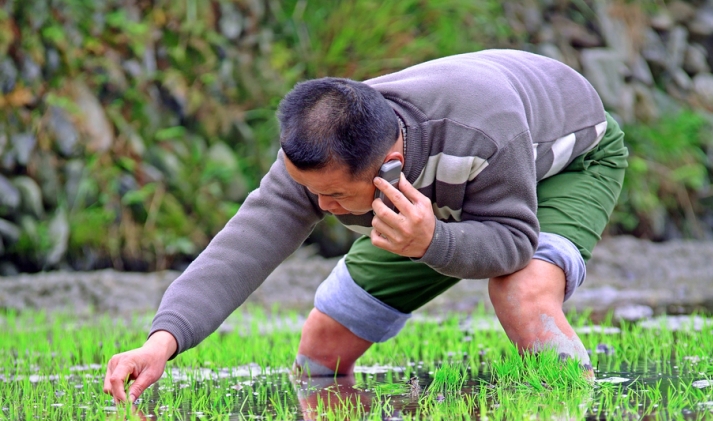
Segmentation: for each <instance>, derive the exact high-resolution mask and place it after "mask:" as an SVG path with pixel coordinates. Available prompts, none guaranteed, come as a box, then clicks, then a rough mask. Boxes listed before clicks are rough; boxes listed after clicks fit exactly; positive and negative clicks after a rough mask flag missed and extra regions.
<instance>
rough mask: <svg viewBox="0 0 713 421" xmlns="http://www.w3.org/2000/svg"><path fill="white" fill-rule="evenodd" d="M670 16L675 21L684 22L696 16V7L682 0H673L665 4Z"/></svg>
mask: <svg viewBox="0 0 713 421" xmlns="http://www.w3.org/2000/svg"><path fill="white" fill-rule="evenodd" d="M667 9H668V12H669V14H670V15H671V18H672V19H673V20H674V22H676V23H683V24H686V23H688V22H690V21H691V19H693V17H694V16H696V8H695V7H694V6H692V5H690V4H689V3H686V2H684V1H680V0H679V1H674V2H672V3H670V4H668V5H667Z"/></svg>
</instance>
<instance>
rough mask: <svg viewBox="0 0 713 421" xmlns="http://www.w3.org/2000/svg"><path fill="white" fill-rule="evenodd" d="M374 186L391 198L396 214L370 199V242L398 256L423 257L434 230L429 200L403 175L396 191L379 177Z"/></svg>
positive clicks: (434, 220) (377, 200) (434, 218)
mask: <svg viewBox="0 0 713 421" xmlns="http://www.w3.org/2000/svg"><path fill="white" fill-rule="evenodd" d="M374 185H375V186H376V188H377V189H379V190H381V191H382V192H384V194H385V195H386V197H388V198H389V199H391V202H393V204H394V206H396V209H398V210H399V212H400V213H396V212H394V211H392V210H391V209H389V208H388V207H387V206H386V205H385V204H384V202H383V201H381V199H375V200H374V202H373V203H372V205H371V206H372V209H373V210H374V219H373V220H372V221H371V225H372V227H374V229H373V230H371V243H372V244H374V245H375V246H376V247H379V248H382V249H384V250H387V251H390V252H392V253H395V254H398V255H401V256H405V257H414V258H421V257H423V255H424V254H425V253H426V250H427V249H428V246H429V245H430V244H431V240H432V239H433V232H434V231H435V229H436V216H435V215H434V214H433V207H432V206H431V201H430V200H429V199H428V198H427V197H426V196H424V195H423V194H421V192H419V191H418V190H416V189H415V188H414V187H413V186H412V185H411V183H409V182H408V180H406V177H405V176H404V175H403V174H401V179H400V180H399V189H398V190H397V189H396V188H394V187H393V186H392V185H391V184H389V183H387V182H386V180H384V179H383V178H381V177H376V178H375V179H374Z"/></svg>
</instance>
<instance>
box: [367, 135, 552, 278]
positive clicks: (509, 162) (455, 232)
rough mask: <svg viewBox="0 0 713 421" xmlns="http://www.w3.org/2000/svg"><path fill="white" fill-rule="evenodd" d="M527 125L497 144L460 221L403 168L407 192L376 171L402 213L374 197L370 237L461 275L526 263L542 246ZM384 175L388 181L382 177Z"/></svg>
mask: <svg viewBox="0 0 713 421" xmlns="http://www.w3.org/2000/svg"><path fill="white" fill-rule="evenodd" d="M523 148H530V151H531V150H532V149H531V148H532V143H531V140H530V137H529V133H523V134H521V135H520V136H518V137H517V138H515V139H513V140H512V141H511V142H509V143H508V145H506V146H505V147H503V148H502V149H501V150H499V151H498V152H497V153H496V154H495V155H494V156H493V157H491V159H490V160H489V165H488V167H487V168H486V169H485V170H483V172H481V173H480V174H479V175H478V176H477V177H476V178H475V179H474V180H473V181H471V182H469V183H468V185H467V187H466V193H465V194H466V196H465V199H464V202H463V211H462V214H461V218H462V219H461V221H459V222H445V221H440V220H437V219H436V217H435V215H434V214H433V207H432V204H431V201H430V200H429V199H428V198H427V197H426V196H424V195H423V194H421V193H420V192H419V191H418V190H416V189H415V188H414V187H413V186H411V185H410V184H409V183H408V181H406V179H405V177H403V176H402V178H401V181H400V183H399V188H400V190H401V192H399V191H397V190H396V189H395V188H393V187H391V186H388V183H386V182H384V181H383V180H379V179H377V180H376V181H375V184H376V187H377V188H380V189H383V190H384V192H385V194H387V196H389V198H390V199H391V200H392V201H393V202H394V204H395V205H396V207H397V208H398V209H399V211H400V212H399V213H398V214H396V213H393V212H390V210H389V209H388V208H386V206H385V205H384V204H383V203H381V201H380V200H376V201H374V204H373V208H374V212H375V217H374V220H373V221H372V225H373V226H374V230H373V231H372V235H371V239H372V243H373V244H374V245H375V246H377V247H381V248H383V249H385V250H388V251H391V252H393V253H396V254H399V255H402V256H407V257H411V258H412V259H414V260H415V261H418V262H423V263H426V264H427V265H429V266H431V267H432V268H433V269H435V270H436V271H438V272H439V273H442V274H444V275H448V276H453V277H457V278H475V279H483V278H491V277H494V276H501V275H506V274H510V273H513V272H515V271H517V270H519V269H521V268H523V267H525V266H526V265H527V263H528V262H529V261H530V259H531V258H532V255H533V254H534V251H535V248H536V247H537V237H538V232H539V224H538V221H537V195H536V179H535V164H534V159H533V157H532V154H531V152H529V151H527V149H523ZM382 183H383V184H382Z"/></svg>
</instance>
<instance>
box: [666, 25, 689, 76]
mask: <svg viewBox="0 0 713 421" xmlns="http://www.w3.org/2000/svg"><path fill="white" fill-rule="evenodd" d="M687 46H688V31H687V30H686V28H684V27H683V26H676V27H674V28H673V29H672V30H671V32H669V34H668V39H667V41H666V54H667V56H668V59H667V60H666V68H667V69H669V70H671V69H677V68H680V67H681V66H683V58H684V57H685V55H686V47H687Z"/></svg>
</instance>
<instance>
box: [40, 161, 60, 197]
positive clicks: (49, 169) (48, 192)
mask: <svg viewBox="0 0 713 421" xmlns="http://www.w3.org/2000/svg"><path fill="white" fill-rule="evenodd" d="M56 166H57V164H56V158H55V156H54V155H53V154H51V153H49V152H40V153H38V154H37V165H36V175H35V178H36V180H37V183H38V184H39V185H40V190H42V200H43V201H44V203H45V204H46V205H47V206H49V207H50V208H54V207H56V206H57V202H58V199H59V195H58V193H59V191H60V181H59V175H58V174H57V169H56Z"/></svg>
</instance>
